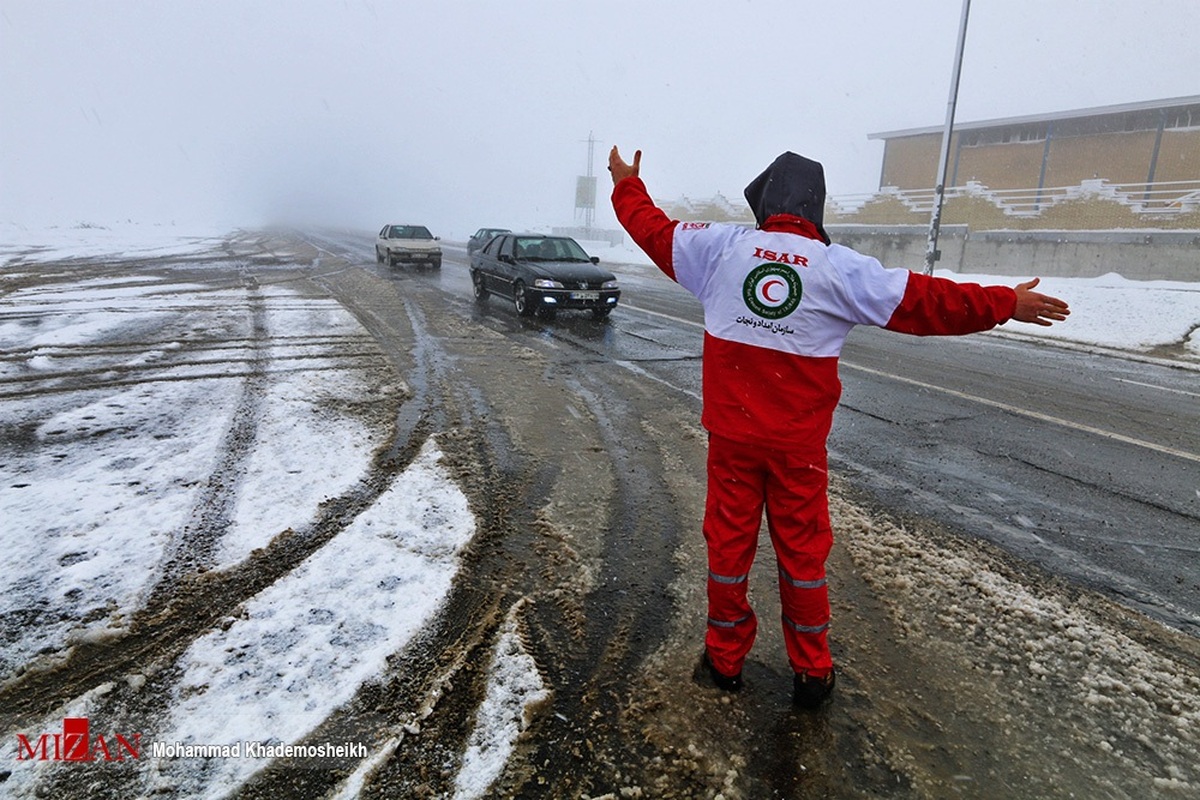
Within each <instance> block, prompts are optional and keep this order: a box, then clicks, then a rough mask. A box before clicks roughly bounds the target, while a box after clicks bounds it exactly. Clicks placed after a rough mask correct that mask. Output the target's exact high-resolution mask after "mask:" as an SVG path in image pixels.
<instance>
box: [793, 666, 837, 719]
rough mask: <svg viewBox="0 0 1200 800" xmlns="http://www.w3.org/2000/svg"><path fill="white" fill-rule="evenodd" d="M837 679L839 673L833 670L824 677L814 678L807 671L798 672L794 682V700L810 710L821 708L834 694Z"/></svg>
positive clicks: (801, 706)
mask: <svg viewBox="0 0 1200 800" xmlns="http://www.w3.org/2000/svg"><path fill="white" fill-rule="evenodd" d="M836 680H837V675H836V673H834V671H833V670H830V671H829V674H828V675H826V676H825V677H824V678H814V677H812V676H810V675H809V674H808V673H807V672H800V673H797V674H796V677H795V678H794V679H793V683H792V687H793V693H792V702H793V703H794V704H796V705H797V706H799V707H800V708H803V709H808V710H810V711H811V710H813V709H816V708H820V707H821V704H822V703H824V702H825V701H826V700H828V699H829V696H830V695H831V694H833V684H834V682H835V681H836Z"/></svg>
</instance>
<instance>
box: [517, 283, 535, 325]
mask: <svg viewBox="0 0 1200 800" xmlns="http://www.w3.org/2000/svg"><path fill="white" fill-rule="evenodd" d="M513 305H514V306H516V309H517V313H518V314H520V315H521V316H522V317H528V316H529V315H530V314H532V313H533V306H532V305H531V304H530V302H529V294H528V293H527V292H526V291H525V284H523V283H521V282H520V281H517V282H516V283H514V284H513Z"/></svg>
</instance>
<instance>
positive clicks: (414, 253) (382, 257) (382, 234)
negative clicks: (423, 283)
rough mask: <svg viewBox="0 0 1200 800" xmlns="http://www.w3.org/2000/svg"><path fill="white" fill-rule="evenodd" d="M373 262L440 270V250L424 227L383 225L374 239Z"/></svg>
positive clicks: (434, 238)
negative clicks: (404, 264) (403, 264)
mask: <svg viewBox="0 0 1200 800" xmlns="http://www.w3.org/2000/svg"><path fill="white" fill-rule="evenodd" d="M375 261H376V262H378V263H380V264H387V265H388V266H395V265H396V264H401V263H406V264H412V265H414V266H421V267H432V268H433V269H441V268H442V248H441V245H439V244H438V237H437V236H434V235H433V234H432V233H430V232H429V228H426V227H425V226H424V225H384V226H383V228H382V229H380V231H379V236H378V237H377V238H376V239H375Z"/></svg>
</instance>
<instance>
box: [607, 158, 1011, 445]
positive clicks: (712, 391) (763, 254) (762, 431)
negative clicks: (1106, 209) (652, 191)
mask: <svg viewBox="0 0 1200 800" xmlns="http://www.w3.org/2000/svg"><path fill="white" fill-rule="evenodd" d="M612 202H613V208H614V209H615V210H616V213H617V219H618V220H619V221H620V222H621V225H622V226H624V228H625V230H626V231H628V232H629V235H630V236H631V237H632V238H633V241H634V242H635V243H637V245H638V246H639V247H641V248H642V249H643V250H644V251H645V252H646V254H647V255H649V256H650V258H651V260H652V261H653V262H654V263H655V264H656V265H657V266H658V268H659V269H661V270H662V271H663V272H664V273H666V275H667V276H668V277H670V278H671V279H672V280H674V281H676V282H678V283H679V284H680V285H682V286H684V287H685V288H686V289H688V290H689V291H691V292H692V293H693V294H695V295H696V296H697V298H699V299H700V302H701V304H702V305H703V307H704V328H705V333H704V367H703V397H704V411H703V416H702V418H701V422H702V423H703V425H704V427H705V428H707V429H708V430H709V431H710V432H712V433H714V434H717V435H719V436H724V437H726V438H729V439H734V440H736V441H741V442H747V443H751V444H756V445H761V446H765V447H771V448H775V449H789V450H808V449H818V448H819V449H820V450H824V447H825V440H826V438H827V437H828V435H829V429H830V427H831V425H832V424H833V411H834V408H835V407H836V406H837V403H838V399H839V398H840V397H841V391H842V386H841V381H840V380H839V379H838V372H837V361H838V356H839V355H840V354H841V348H842V344H843V343H844V341H845V338H846V334H848V333H849V332H850V330H851V329H852V328H853V327H854V326H855V325H876V326H878V327H883V328H887V329H888V330H893V331H899V332H901V333H910V334H916V335H919V336H925V335H953V334H965V333H974V332H976V331H983V330H988V329H989V328H992V327H994V326H996V325H998V324H1000V323H1002V322H1005V321H1007V320H1008V319H1010V318H1011V317H1012V314H1013V312H1014V310H1015V308H1016V292H1014V291H1013V290H1012V289H1011V288H1008V287H1006V286H980V285H978V284H962V283H956V282H954V281H951V280H947V279H945V278H933V277H930V276H927V275H921V274H918V273H914V272H909V271H908V270H905V269H886V268H884V267H883V265H882V264H880V263H879V262H878V261H876V260H875V259H873V258H870V257H868V256H864V255H862V254H861V253H858V252H856V251H854V250H851V249H850V248H848V247H843V246H841V245H837V244H834V245H826V244H825V243H824V242H823V241H821V239H820V236H819V234H818V232H817V228H816V226H814V225H813V224H812V223H811V222H809V221H808V220H806V219H803V218H801V217H794V216H790V215H787V214H778V215H776V216H773V217H770V218H769V219H767V220H766V223H765V224H764V225H763V226H762V228H761V229H751V228H748V227H744V226H740V225H726V224H718V223H695V222H684V223H681V222H680V221H679V220H672V219H669V218H668V217H667V215H666V214H665V213H663V211H662V210H661V209H660V208H658V207H657V206H655V205H654V202H653V200H651V199H650V196H649V194H647V192H646V186H645V184H643V183H642V181H641V179H640V178H626V179H624V180H622V181H621V182H620V183H618V184H617V185H616V186H615V187H614V188H613V194H612Z"/></svg>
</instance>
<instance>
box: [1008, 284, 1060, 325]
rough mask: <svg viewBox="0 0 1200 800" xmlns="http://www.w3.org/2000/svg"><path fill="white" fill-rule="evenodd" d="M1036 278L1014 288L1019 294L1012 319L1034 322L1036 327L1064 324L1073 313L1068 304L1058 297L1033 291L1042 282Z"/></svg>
mask: <svg viewBox="0 0 1200 800" xmlns="http://www.w3.org/2000/svg"><path fill="white" fill-rule="evenodd" d="M1041 280H1042V279H1041V278H1034V279H1033V280H1031V281H1026V282H1025V283H1018V284H1017V285H1016V286H1015V287H1013V288H1014V289H1015V290H1016V292H1017V310H1016V311H1014V312H1013V315H1012V318H1013V319H1015V320H1019V321H1021V322H1032V323H1033V324H1034V325H1052V324H1054V322H1062V321H1063V320H1064V319H1066V318H1067V315H1068V314H1070V313H1071V309H1069V308H1068V307H1067V304H1066V303H1065V302H1063V301H1062V300H1059V299H1058V298H1057V297H1051V296H1050V295H1046V294H1042V293H1041V292H1035V291H1033V287H1035V286H1037V285H1038V283H1040V282H1041Z"/></svg>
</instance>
